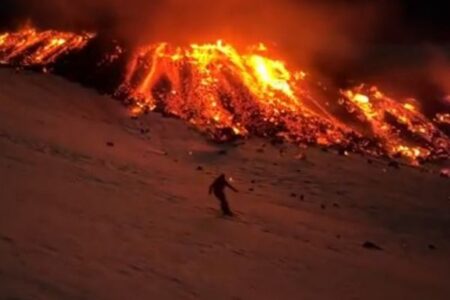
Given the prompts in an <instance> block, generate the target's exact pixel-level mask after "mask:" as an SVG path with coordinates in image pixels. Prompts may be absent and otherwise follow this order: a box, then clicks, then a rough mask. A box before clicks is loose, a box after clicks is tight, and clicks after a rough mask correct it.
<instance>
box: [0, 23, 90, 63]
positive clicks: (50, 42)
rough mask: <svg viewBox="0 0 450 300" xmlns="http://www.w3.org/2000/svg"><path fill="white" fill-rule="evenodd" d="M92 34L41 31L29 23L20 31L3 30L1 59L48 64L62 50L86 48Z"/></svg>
mask: <svg viewBox="0 0 450 300" xmlns="http://www.w3.org/2000/svg"><path fill="white" fill-rule="evenodd" d="M92 37H94V35H93V34H89V33H84V34H81V35H79V34H75V33H71V32H59V31H53V30H47V31H37V30H36V29H35V28H32V27H30V26H25V27H24V28H23V29H21V30H19V31H18V32H14V33H3V34H0V63H1V64H16V65H23V66H33V65H48V64H50V63H53V62H54V61H55V60H56V59H57V58H58V57H60V56H61V55H62V54H65V53H68V52H70V51H73V50H77V49H82V48H83V47H84V46H85V45H86V44H87V42H88V41H89V40H90V39H91V38H92Z"/></svg>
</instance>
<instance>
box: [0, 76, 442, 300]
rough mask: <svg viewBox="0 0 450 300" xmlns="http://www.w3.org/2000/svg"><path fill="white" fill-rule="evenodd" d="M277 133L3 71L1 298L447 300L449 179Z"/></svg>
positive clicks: (0, 121) (0, 115)
mask: <svg viewBox="0 0 450 300" xmlns="http://www.w3.org/2000/svg"><path fill="white" fill-rule="evenodd" d="M265 142H266V141H263V140H258V139H251V140H248V141H245V142H238V143H235V144H227V145H216V144H213V143H210V142H207V141H205V139H204V138H203V137H202V136H200V135H199V134H197V133H196V132H194V131H193V130H190V129H188V128H187V127H186V126H185V125H184V124H183V123H182V122H181V121H177V120H174V119H167V118H163V117H162V116H160V115H158V114H149V115H146V116H144V117H142V118H140V119H136V120H135V119H132V118H130V117H129V115H128V112H127V111H126V109H125V108H123V107H122V106H121V105H119V104H118V103H117V102H115V101H113V100H112V99H111V98H109V97H107V96H100V95H98V94H97V93H96V92H95V91H92V90H88V89H85V88H83V87H81V86H79V85H77V84H75V83H71V82H67V81H65V80H64V79H61V78H58V77H54V76H51V75H40V74H34V73H28V72H20V73H17V72H15V71H13V70H10V69H1V70H0V205H1V206H0V298H1V299H448V298H447V297H448V295H449V293H450V286H449V285H448V278H449V276H450V255H449V253H450V239H449V237H450V199H449V196H450V185H449V181H448V180H447V179H444V178H440V177H439V176H438V175H437V174H435V173H430V172H423V171H420V170H418V169H413V168H410V167H403V166H402V167H401V168H400V169H395V168H390V167H388V166H387V163H386V162H384V161H379V160H373V161H371V162H372V163H370V164H369V163H368V160H367V158H363V157H361V156H357V155H350V157H344V156H338V155H337V154H334V153H331V152H329V153H325V152H323V151H321V150H319V149H309V150H306V157H307V159H306V160H296V159H295V158H294V157H295V156H297V154H298V153H299V152H300V149H298V148H296V147H293V146H287V145H284V146H279V145H278V146H272V145H270V144H268V145H267V146H265V145H263V144H264V143H265ZM238 144H239V145H238ZM221 172H226V173H227V175H229V176H232V177H233V183H234V184H235V186H236V187H238V188H239V189H240V193H239V194H229V196H230V201H231V206H232V208H234V209H235V211H236V212H237V214H238V217H236V218H234V219H227V218H222V217H220V215H219V213H218V211H217V207H218V205H217V204H218V203H217V201H216V200H215V199H213V198H211V197H209V196H208V194H207V190H208V185H209V183H210V182H211V181H212V180H213V179H214V177H215V176H217V175H218V174H219V173H221ZM363 245H365V246H366V247H364V246H363ZM376 246H378V247H379V248H381V249H377V247H376Z"/></svg>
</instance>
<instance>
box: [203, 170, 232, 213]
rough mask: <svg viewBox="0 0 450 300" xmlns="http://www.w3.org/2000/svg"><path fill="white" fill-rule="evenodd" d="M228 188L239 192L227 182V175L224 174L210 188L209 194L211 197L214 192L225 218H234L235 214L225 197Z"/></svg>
mask: <svg viewBox="0 0 450 300" xmlns="http://www.w3.org/2000/svg"><path fill="white" fill-rule="evenodd" d="M226 187H229V188H230V189H232V190H233V191H234V192H236V193H237V192H238V190H237V189H235V188H234V187H233V186H232V185H231V184H230V183H229V182H228V181H227V179H226V177H225V174H222V175H220V176H219V177H217V178H216V180H214V182H213V183H212V184H211V185H210V186H209V194H210V195H211V193H213V192H214V196H216V198H217V199H218V200H219V201H220V208H221V209H222V213H223V214H224V215H225V216H233V212H232V211H231V210H230V206H229V205H228V201H227V197H226V196H225V188H226Z"/></svg>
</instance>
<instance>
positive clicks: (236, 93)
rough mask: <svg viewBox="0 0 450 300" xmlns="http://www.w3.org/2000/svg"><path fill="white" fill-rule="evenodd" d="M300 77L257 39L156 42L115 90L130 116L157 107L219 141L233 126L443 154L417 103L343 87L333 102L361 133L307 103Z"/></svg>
mask: <svg viewBox="0 0 450 300" xmlns="http://www.w3.org/2000/svg"><path fill="white" fill-rule="evenodd" d="M305 77H306V74H305V73H304V72H290V71H289V70H288V68H287V67H286V65H285V63H284V62H282V61H280V60H274V59H270V58H268V57H267V47H265V46H264V45H262V44H261V45H259V46H257V47H250V48H249V49H248V50H247V51H244V52H243V53H240V52H239V51H238V50H236V49H235V48H234V47H233V46H231V45H229V44H224V43H222V42H221V41H218V42H217V43H216V44H204V45H197V44H193V45H190V46H188V47H185V48H182V47H171V46H170V45H169V44H165V43H161V44H156V45H153V46H150V47H146V48H142V49H139V50H138V51H137V52H136V53H135V55H134V57H132V59H131V62H130V64H129V67H128V72H127V75H126V79H125V82H124V84H123V85H122V86H121V87H120V89H119V91H118V94H120V95H125V96H126V97H128V98H131V99H132V100H133V101H134V103H135V106H134V108H133V111H134V113H137V114H138V113H140V112H142V111H143V110H153V109H155V108H157V109H159V110H162V111H164V112H166V113H169V114H172V115H175V116H177V117H180V118H182V119H184V120H187V121H189V122H190V123H191V124H193V125H194V126H195V127H197V128H198V129H200V130H201V131H204V132H207V133H209V134H211V135H212V136H213V137H214V138H215V139H219V140H225V139H227V138H229V137H230V134H231V131H232V132H233V134H234V135H241V136H245V135H247V134H250V133H256V134H259V135H263V136H271V137H275V136H277V137H280V138H283V139H285V140H287V141H289V142H294V143H310V144H321V145H336V146H341V147H345V148H349V149H351V150H354V151H361V152H366V153H371V154H378V155H381V154H385V155H388V156H391V157H394V156H403V157H406V158H408V159H410V160H411V161H417V160H418V159H426V158H430V157H440V156H444V157H445V156H448V153H449V149H450V142H449V139H448V137H447V136H446V135H444V134H443V133H442V132H441V131H439V129H438V128H437V127H436V126H435V125H434V124H433V122H432V121H429V120H428V119H426V118H425V117H424V116H423V115H422V114H421V113H420V112H419V109H418V107H417V105H416V104H415V103H400V102H397V101H395V100H393V99H390V98H388V97H387V96H385V95H384V94H383V93H381V92H380V91H379V90H378V89H377V88H375V87H373V88H366V87H365V86H364V85H362V86H360V87H356V88H354V89H351V90H346V91H341V97H339V96H336V100H335V101H337V100H338V99H339V98H340V100H339V102H338V103H339V104H340V105H342V106H344V107H345V108H346V110H347V112H348V113H349V114H350V115H356V117H357V120H359V122H360V123H362V124H369V125H370V128H371V130H370V131H369V132H368V131H365V132H361V130H357V129H354V128H353V129H352V128H350V126H347V125H345V124H343V122H340V121H338V120H337V118H335V117H333V114H332V113H330V112H327V111H325V110H324V109H323V107H322V106H320V105H316V106H314V105H311V103H317V102H318V101H315V100H314V99H311V96H310V93H309V91H308V89H307V84H305V82H304V81H305ZM318 108H320V109H318ZM440 119H442V117H440ZM225 129H231V131H226V130H225ZM364 137H366V138H364Z"/></svg>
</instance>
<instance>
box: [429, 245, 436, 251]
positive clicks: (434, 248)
mask: <svg viewBox="0 0 450 300" xmlns="http://www.w3.org/2000/svg"><path fill="white" fill-rule="evenodd" d="M428 249H430V250H436V246H435V245H433V244H429V245H428Z"/></svg>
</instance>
